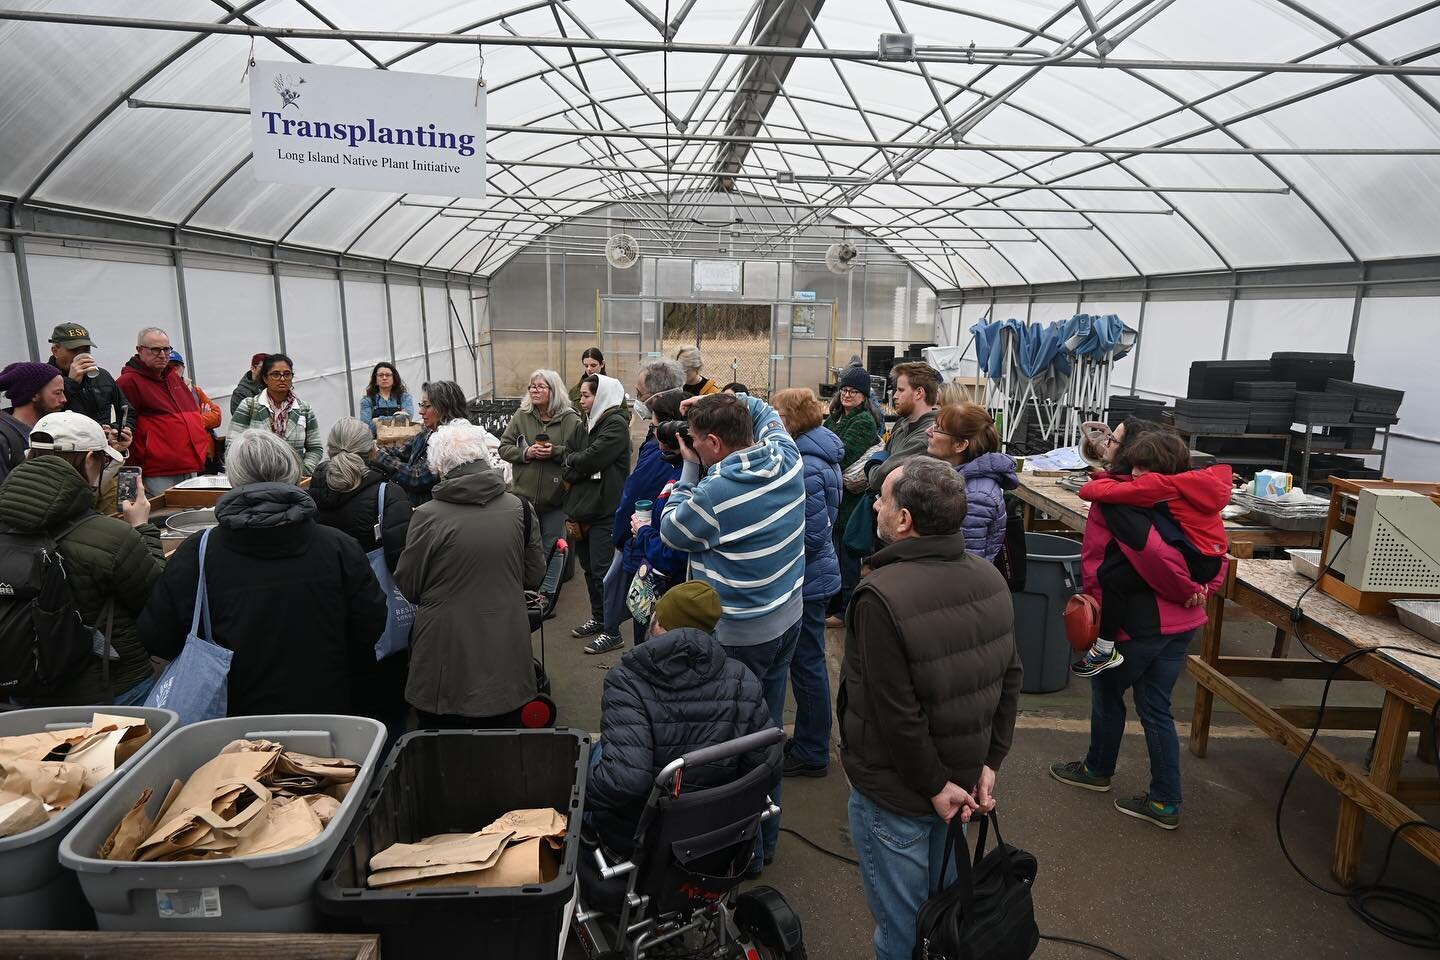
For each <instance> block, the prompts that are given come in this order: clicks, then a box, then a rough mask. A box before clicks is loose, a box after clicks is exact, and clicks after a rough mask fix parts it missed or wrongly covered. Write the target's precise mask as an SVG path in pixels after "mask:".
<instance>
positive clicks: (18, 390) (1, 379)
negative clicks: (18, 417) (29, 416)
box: [0, 360, 60, 407]
mask: <svg viewBox="0 0 1440 960" xmlns="http://www.w3.org/2000/svg"><path fill="white" fill-rule="evenodd" d="M58 376H60V370H59V369H58V368H56V367H52V366H51V365H50V364H48V363H30V362H29V361H25V360H21V361H17V362H15V363H12V364H10V365H9V366H8V367H6V368H5V369H4V370H0V390H3V391H5V396H6V397H8V398H9V399H10V405H11V406H13V407H20V406H24V405H25V404H27V403H29V402H30V401H31V400H33V399H35V394H37V393H39V392H40V391H41V390H44V389H45V384H47V383H49V382H50V381H51V380H54V379H55V378H56V377H58Z"/></svg>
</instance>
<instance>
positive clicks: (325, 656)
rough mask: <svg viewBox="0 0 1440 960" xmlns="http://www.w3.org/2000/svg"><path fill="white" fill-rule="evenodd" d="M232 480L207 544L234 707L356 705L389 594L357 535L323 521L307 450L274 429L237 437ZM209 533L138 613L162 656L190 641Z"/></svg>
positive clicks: (212, 605)
mask: <svg viewBox="0 0 1440 960" xmlns="http://www.w3.org/2000/svg"><path fill="white" fill-rule="evenodd" d="M226 468H227V470H228V473H229V476H230V482H231V483H232V484H233V485H234V489H232V490H231V491H230V492H229V493H227V494H225V496H223V497H221V498H220V502H219V503H218V504H216V506H215V520H216V527H215V529H214V530H212V531H211V533H210V538H209V542H208V543H207V544H206V549H205V558H204V570H205V589H206V591H207V593H208V596H209V609H210V623H209V626H210V633H209V639H211V640H213V641H214V642H215V643H218V644H219V645H220V646H222V647H226V648H228V649H230V650H233V651H234V652H235V658H234V660H233V661H232V662H231V664H230V680H229V701H230V702H229V715H230V716H254V715H259V714H271V713H333V714H348V713H355V712H356V711H357V709H358V708H359V707H361V706H362V705H361V704H358V703H356V697H355V690H356V688H355V683H354V681H355V679H356V678H358V677H363V676H364V675H365V674H366V673H367V672H369V671H370V670H371V669H373V664H374V662H375V641H376V640H377V639H379V637H380V632H381V631H382V630H383V629H384V628H385V595H384V594H383V593H382V592H381V591H380V585H379V584H378V583H376V582H375V575H374V574H373V573H371V572H370V565H369V564H368V563H366V562H365V554H364V552H363V551H362V550H361V549H360V546H359V545H358V544H357V543H356V542H355V541H354V540H353V539H351V538H350V537H348V536H346V535H345V534H343V533H341V532H340V531H338V530H334V529H332V528H330V527H323V526H319V525H318V524H316V522H315V501H313V500H311V499H310V496H309V494H307V493H306V492H305V491H304V490H301V489H300V488H299V487H298V486H296V484H297V483H298V482H299V480H300V460H299V458H298V457H297V456H296V455H295V451H294V450H292V449H291V448H290V445H289V444H288V443H286V442H285V441H284V440H282V439H281V438H279V437H277V436H276V435H275V434H273V433H271V432H270V431H269V430H247V431H246V432H244V433H242V434H240V435H239V436H237V437H234V438H232V440H231V445H230V447H229V450H228V452H227V456H226ZM200 539H201V538H200V537H198V536H195V537H191V538H190V539H188V540H186V541H185V542H184V543H182V544H181V545H180V548H179V549H178V550H176V551H175V553H174V554H173V555H172V556H171V557H170V562H169V563H168V564H167V565H166V567H165V573H164V574H162V575H161V577H160V580H159V581H158V582H157V583H156V584H155V589H154V591H153V592H152V593H151V595H150V602H149V603H148V604H146V606H145V611H144V612H143V613H142V614H141V615H140V624H139V630H140V639H141V641H142V642H143V643H144V644H145V646H146V648H147V649H148V650H149V651H150V653H151V655H152V656H156V657H160V658H162V659H165V660H173V659H174V658H175V657H176V656H178V655H179V653H180V650H181V648H182V647H184V645H185V636H186V634H188V633H189V632H190V622H191V616H192V613H193V611H194V608H195V593H196V587H197V585H198V582H199V577H200V569H201V562H200Z"/></svg>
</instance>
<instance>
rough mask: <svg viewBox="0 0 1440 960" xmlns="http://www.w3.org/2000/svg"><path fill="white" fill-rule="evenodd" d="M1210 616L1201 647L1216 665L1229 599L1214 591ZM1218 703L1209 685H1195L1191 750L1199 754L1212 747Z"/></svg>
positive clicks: (1205, 657)
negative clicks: (1213, 712) (1213, 717)
mask: <svg viewBox="0 0 1440 960" xmlns="http://www.w3.org/2000/svg"><path fill="white" fill-rule="evenodd" d="M1206 609H1207V611H1208V612H1209V614H1210V619H1209V620H1207V621H1206V623H1205V633H1204V639H1203V641H1202V643H1201V647H1200V659H1202V660H1204V661H1205V662H1206V663H1208V664H1210V665H1211V666H1212V667H1213V666H1215V665H1216V663H1217V662H1218V661H1219V660H1220V634H1221V632H1222V630H1223V629H1224V627H1225V598H1224V597H1223V596H1221V595H1220V594H1218V593H1216V594H1212V595H1211V596H1210V599H1209V600H1207V601H1206ZM1214 706H1215V694H1213V693H1211V692H1210V690H1209V688H1207V687H1204V686H1202V685H1200V684H1198V683H1197V684H1196V685H1195V709H1194V710H1193V711H1191V714H1190V752H1191V753H1193V754H1194V755H1195V756H1197V757H1203V756H1205V751H1206V750H1208V749H1209V747H1210V712H1211V710H1212V709H1213V708H1214Z"/></svg>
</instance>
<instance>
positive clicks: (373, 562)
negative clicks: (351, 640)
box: [365, 483, 415, 660]
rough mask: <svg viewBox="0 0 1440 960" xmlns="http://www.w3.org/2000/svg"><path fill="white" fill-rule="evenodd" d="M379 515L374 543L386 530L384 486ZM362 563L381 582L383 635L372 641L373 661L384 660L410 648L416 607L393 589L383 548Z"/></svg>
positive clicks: (380, 547)
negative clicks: (367, 561)
mask: <svg viewBox="0 0 1440 960" xmlns="http://www.w3.org/2000/svg"><path fill="white" fill-rule="evenodd" d="M379 505H380V508H379V511H378V513H377V516H376V520H375V542H376V543H379V542H380V535H381V532H382V531H383V530H384V529H385V484H383V483H382V484H380V496H379ZM365 559H367V560H369V561H370V570H371V571H372V572H373V573H374V574H375V579H376V580H378V581H379V582H380V589H381V590H382V591H384V593H385V611H386V612H385V631H384V632H383V633H381V634H380V639H379V640H376V641H375V659H376V660H384V659H385V658H386V657H388V656H390V655H391V654H392V653H399V652H400V651H401V650H408V649H409V648H410V627H411V625H412V624H414V623H415V604H413V603H411V602H410V601H409V600H406V599H405V595H404V594H402V593H401V592H400V588H399V587H397V586H395V578H394V577H392V576H391V575H390V567H389V565H387V564H386V563H385V548H384V546H383V545H382V546H379V547H376V548H375V549H374V550H371V551H370V552H369V553H367V554H365Z"/></svg>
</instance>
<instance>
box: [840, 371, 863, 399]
mask: <svg viewBox="0 0 1440 960" xmlns="http://www.w3.org/2000/svg"><path fill="white" fill-rule="evenodd" d="M840 386H841V387H849V388H850V389H851V390H859V391H860V392H861V393H863V394H865V396H867V397H868V396H870V374H869V373H868V372H867V371H866V370H865V368H864V367H850V368H849V369H848V370H846V371H845V374H844V375H843V376H842V377H841V378H840Z"/></svg>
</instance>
